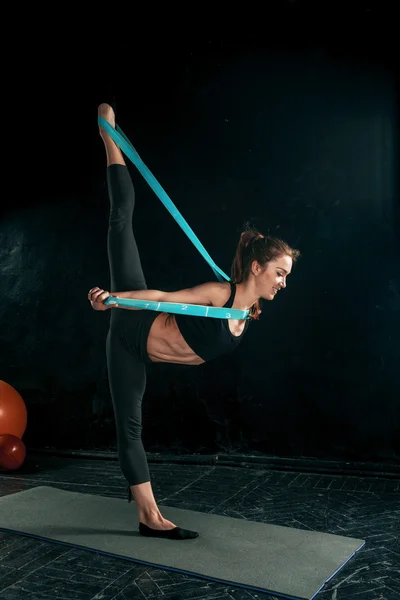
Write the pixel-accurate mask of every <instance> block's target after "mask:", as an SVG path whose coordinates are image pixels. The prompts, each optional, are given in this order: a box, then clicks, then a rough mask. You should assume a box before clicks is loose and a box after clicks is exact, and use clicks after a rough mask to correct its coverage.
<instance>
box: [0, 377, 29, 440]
mask: <svg viewBox="0 0 400 600" xmlns="http://www.w3.org/2000/svg"><path fill="white" fill-rule="evenodd" d="M27 421H28V415H27V411H26V406H25V402H24V401H23V399H22V396H21V395H20V394H19V393H18V392H17V390H16V389H14V388H13V387H12V386H11V385H10V384H9V383H6V382H5V381H2V380H1V379H0V434H2V433H10V434H12V435H15V436H17V437H18V438H20V439H22V436H23V435H24V433H25V429H26V424H27Z"/></svg>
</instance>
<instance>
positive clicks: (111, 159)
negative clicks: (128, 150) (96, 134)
mask: <svg viewBox="0 0 400 600" xmlns="http://www.w3.org/2000/svg"><path fill="white" fill-rule="evenodd" d="M97 114H98V115H99V116H100V117H103V119H104V120H105V121H107V123H109V124H110V125H111V127H113V128H114V129H115V113H114V110H113V108H112V107H111V106H110V105H109V104H105V103H104V104H99V106H98V108H97ZM99 130H100V135H101V137H102V139H103V142H104V145H105V149H106V156H107V166H110V165H114V164H117V165H125V160H124V157H123V155H122V152H121V150H120V149H119V148H118V146H117V144H116V143H115V142H114V140H113V139H112V138H111V136H110V135H109V134H108V133H107V132H106V131H105V129H103V127H100V125H99Z"/></svg>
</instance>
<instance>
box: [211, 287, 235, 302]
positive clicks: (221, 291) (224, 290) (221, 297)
mask: <svg viewBox="0 0 400 600" xmlns="http://www.w3.org/2000/svg"><path fill="white" fill-rule="evenodd" d="M231 291H232V290H231V285H230V283H229V281H226V282H223V283H221V282H219V281H216V282H214V283H213V285H212V287H211V306H219V307H222V306H224V305H225V304H226V303H227V302H228V300H229V297H230V295H231Z"/></svg>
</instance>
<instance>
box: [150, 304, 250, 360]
mask: <svg viewBox="0 0 400 600" xmlns="http://www.w3.org/2000/svg"><path fill="white" fill-rule="evenodd" d="M168 316H169V317H170V319H168V320H167V318H168ZM244 326H245V321H233V320H231V321H230V322H229V329H230V331H231V333H232V335H234V336H239V335H241V333H242V332H243V329H244ZM147 353H148V355H149V358H150V360H151V361H152V362H167V363H176V364H178V365H201V364H203V363H204V362H205V361H204V360H203V359H202V358H200V356H198V355H197V354H196V353H195V352H194V351H193V350H192V348H191V347H190V346H189V345H188V344H187V342H186V341H185V340H184V338H183V336H182V334H181V332H180V331H179V328H178V325H177V324H176V321H175V316H174V315H173V314H171V315H169V314H168V313H160V314H159V315H158V317H157V318H156V319H155V320H154V321H153V324H152V326H151V329H150V332H149V336H148V338H147Z"/></svg>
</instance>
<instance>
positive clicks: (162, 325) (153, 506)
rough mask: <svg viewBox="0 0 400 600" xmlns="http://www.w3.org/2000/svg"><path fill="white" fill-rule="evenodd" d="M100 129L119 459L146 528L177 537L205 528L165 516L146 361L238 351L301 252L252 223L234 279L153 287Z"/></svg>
mask: <svg viewBox="0 0 400 600" xmlns="http://www.w3.org/2000/svg"><path fill="white" fill-rule="evenodd" d="M98 114H99V115H100V116H101V117H103V118H104V119H105V120H106V121H107V122H108V123H109V124H110V125H111V126H112V127H114V128H115V115H114V111H113V109H112V108H111V106H109V105H108V104H101V105H100V106H99V108H98ZM100 135H101V137H102V139H103V142H104V145H105V150H106V158H107V185H108V193H109V199H110V213H109V226H108V237H107V249H108V259H109V267H110V285H111V289H112V290H114V291H112V292H108V291H105V290H103V289H101V288H98V287H94V288H92V289H91V290H90V291H89V294H88V299H89V301H90V303H91V306H92V308H93V309H94V310H108V309H109V308H114V309H115V310H112V311H111V318H110V327H109V331H108V334H107V341H106V355H107V368H108V377H109V384H110V391H111V396H112V402H113V408H114V414H115V422H116V431H117V440H118V457H119V463H120V466H121V470H122V473H123V475H124V476H125V478H126V480H127V482H128V484H129V485H128V491H129V501H130V500H131V497H132V496H133V498H134V500H135V503H136V506H137V510H138V517H139V532H140V534H142V535H145V536H151V537H167V538H169V539H190V538H195V537H197V536H198V533H197V532H194V531H189V530H186V529H182V528H180V527H177V526H176V525H175V524H174V523H171V522H170V521H168V520H166V519H164V517H163V516H162V514H161V512H160V510H159V509H158V506H157V503H156V500H155V498H154V495H153V491H152V487H151V482H150V474H149V468H148V464H147V459H146V454H145V451H144V448H143V444H142V440H141V433H142V398H143V395H144V392H145V388H146V365H147V364H150V363H156V362H164V363H175V364H181V365H200V364H202V363H204V362H206V361H210V360H213V359H215V358H217V357H218V356H221V355H222V354H226V353H229V352H232V351H233V350H234V349H235V348H236V347H237V346H238V344H239V343H240V342H241V340H242V339H243V336H244V334H245V332H246V330H247V328H248V326H249V323H250V322H251V321H254V320H258V319H259V314H260V312H261V310H260V299H264V300H270V301H271V300H273V299H274V298H275V296H276V295H277V294H278V292H279V291H280V290H282V289H283V288H285V287H286V280H287V277H288V275H289V274H290V272H291V270H292V266H293V263H294V262H295V261H296V260H297V258H298V257H299V256H300V253H299V251H298V250H295V249H293V248H291V247H290V246H288V245H287V244H286V243H285V242H284V241H282V240H279V239H277V238H274V237H270V236H265V237H264V236H263V235H262V234H261V233H259V232H258V231H256V230H254V229H250V228H246V230H245V231H243V233H242V234H241V236H240V240H239V243H238V246H237V250H236V255H235V257H234V260H233V264H232V269H231V281H230V282H226V283H220V282H210V283H203V284H200V285H197V286H195V287H193V288H189V289H184V290H180V291H177V292H163V291H160V290H148V289H147V286H146V281H145V278H144V275H143V271H142V266H141V263H140V257H139V252H138V248H137V245H136V241H135V238H134V235H133V230H132V217H133V209H134V206H135V191H134V187H133V183H132V180H131V177H130V174H129V171H128V168H127V166H126V164H125V160H124V157H123V155H122V152H121V151H120V149H119V147H118V146H117V144H116V143H115V142H114V141H113V139H112V138H111V137H110V135H109V134H108V133H107V132H106V131H105V130H104V129H103V128H102V127H100ZM118 290H119V291H118ZM109 296H113V297H115V299H116V298H118V297H119V298H130V299H136V300H150V301H156V302H176V303H182V304H198V305H205V306H215V307H226V308H234V309H241V310H249V311H250V312H249V318H248V319H244V320H232V319H216V318H214V317H213V318H210V317H198V316H191V315H185V314H167V313H160V312H156V311H151V310H142V309H132V308H128V309H126V308H125V307H118V304H117V305H111V306H106V305H105V304H104V302H105V300H106V299H107V298H108V297H109ZM116 302H118V301H117V300H116ZM121 308H125V310H121ZM133 311H134V312H133Z"/></svg>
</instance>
